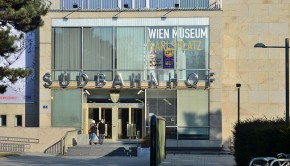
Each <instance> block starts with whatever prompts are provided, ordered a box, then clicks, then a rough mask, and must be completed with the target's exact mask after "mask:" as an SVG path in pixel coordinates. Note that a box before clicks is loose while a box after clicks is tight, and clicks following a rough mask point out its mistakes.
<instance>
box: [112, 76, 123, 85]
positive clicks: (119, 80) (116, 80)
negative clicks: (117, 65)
mask: <svg viewBox="0 0 290 166" xmlns="http://www.w3.org/2000/svg"><path fill="white" fill-rule="evenodd" d="M117 85H119V86H120V87H121V88H123V86H124V81H123V78H122V75H121V73H119V74H116V76H115V78H114V81H113V85H112V88H116V86H117Z"/></svg>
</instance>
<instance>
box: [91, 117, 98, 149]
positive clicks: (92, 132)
mask: <svg viewBox="0 0 290 166" xmlns="http://www.w3.org/2000/svg"><path fill="white" fill-rule="evenodd" d="M96 132H97V125H96V122H95V121H94V120H92V123H91V124H90V129H89V139H90V143H89V144H90V145H92V143H93V142H94V140H95V138H96Z"/></svg>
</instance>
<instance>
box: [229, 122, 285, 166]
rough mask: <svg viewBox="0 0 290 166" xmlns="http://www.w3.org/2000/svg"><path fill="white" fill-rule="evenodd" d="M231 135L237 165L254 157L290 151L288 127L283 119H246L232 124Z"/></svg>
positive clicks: (271, 155)
mask: <svg viewBox="0 0 290 166" xmlns="http://www.w3.org/2000/svg"><path fill="white" fill-rule="evenodd" d="M233 135H234V151H235V152H234V157H235V161H236V164H237V166H245V165H249V162H250V161H251V159H252V158H254V157H262V156H268V157H276V156H277V154H278V153H290V143H289V142H290V127H289V126H288V125H286V123H285V121H284V120H283V119H277V120H267V119H254V120H246V121H243V122H241V123H240V124H236V125H235V126H234V131H233Z"/></svg>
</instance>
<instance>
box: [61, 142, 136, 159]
mask: <svg viewBox="0 0 290 166" xmlns="http://www.w3.org/2000/svg"><path fill="white" fill-rule="evenodd" d="M65 156H128V157H131V156H137V147H136V144H133V143H123V142H104V144H103V145H100V144H96V145H77V146H73V147H69V148H68V151H67V153H65Z"/></svg>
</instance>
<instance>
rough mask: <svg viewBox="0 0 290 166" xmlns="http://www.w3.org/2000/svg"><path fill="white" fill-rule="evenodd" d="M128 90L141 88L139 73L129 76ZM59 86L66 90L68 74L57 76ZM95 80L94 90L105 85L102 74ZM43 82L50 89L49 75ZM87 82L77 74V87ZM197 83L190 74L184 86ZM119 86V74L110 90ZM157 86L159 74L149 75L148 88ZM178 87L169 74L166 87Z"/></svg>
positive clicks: (68, 81) (175, 75)
mask: <svg viewBox="0 0 290 166" xmlns="http://www.w3.org/2000/svg"><path fill="white" fill-rule="evenodd" d="M129 79H130V88H134V87H135V86H136V88H141V75H140V73H139V74H138V76H135V75H134V74H132V76H130V78H129ZM58 80H59V85H60V86H61V87H62V88H66V87H67V86H68V85H69V83H70V74H69V73H66V72H65V73H61V75H59V76H58ZM95 80H96V85H95V86H96V88H102V87H103V86H105V84H106V76H105V75H104V74H100V73H98V74H97V75H96V76H95ZM43 81H44V82H45V83H44V84H43V86H44V87H45V88H50V86H51V85H52V80H51V74H50V73H45V74H44V76H43ZM88 81H89V78H88V75H86V74H84V73H81V72H80V73H79V76H78V77H77V87H79V88H82V87H85V86H86V85H87V83H88ZM197 83H198V75H197V74H196V73H191V74H189V75H188V76H187V79H186V81H185V85H186V87H188V88H195V87H196V85H197ZM118 85H119V86H120V88H123V87H124V86H125V84H124V81H123V78H122V75H121V73H119V74H117V75H116V76H115V78H114V80H113V83H112V88H116V86H118ZM158 86H159V74H158V73H157V74H156V76H155V74H154V73H150V80H149V81H148V88H158ZM177 86H178V79H177V74H176V73H175V74H174V78H171V73H169V79H168V81H167V87H169V88H176V87H177Z"/></svg>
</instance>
